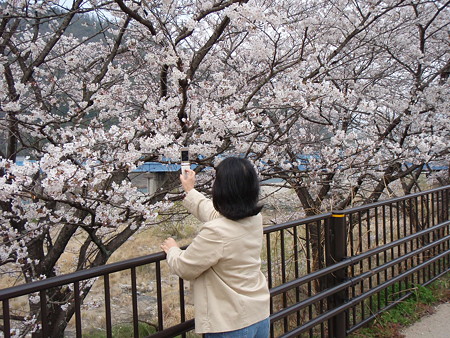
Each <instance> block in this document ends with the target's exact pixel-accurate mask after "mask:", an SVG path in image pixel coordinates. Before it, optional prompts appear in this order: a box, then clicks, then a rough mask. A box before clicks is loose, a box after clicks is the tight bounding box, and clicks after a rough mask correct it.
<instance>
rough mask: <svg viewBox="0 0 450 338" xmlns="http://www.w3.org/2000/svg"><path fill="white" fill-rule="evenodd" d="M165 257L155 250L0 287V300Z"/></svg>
mask: <svg viewBox="0 0 450 338" xmlns="http://www.w3.org/2000/svg"><path fill="white" fill-rule="evenodd" d="M165 258H166V254H165V253H164V252H157V253H153V254H150V255H146V256H141V257H137V258H131V259H127V260H124V261H120V262H115V263H110V264H105V265H101V266H96V267H93V268H89V269H86V270H79V271H75V272H72V273H69V274H65V275H60V276H55V277H50V278H47V279H42V280H39V281H34V282H31V283H27V284H21V285H16V286H12V287H9V288H6V289H0V301H2V300H5V299H9V298H14V297H18V296H23V295H25V294H30V293H34V292H38V291H42V290H45V289H49V288H52V287H57V286H62V285H66V284H71V283H74V282H79V281H82V280H86V279H90V278H97V277H101V276H103V275H107V274H111V273H115V272H119V271H122V270H128V269H131V268H133V267H138V266H141V265H145V264H150V263H155V262H157V261H162V260H164V259H165Z"/></svg>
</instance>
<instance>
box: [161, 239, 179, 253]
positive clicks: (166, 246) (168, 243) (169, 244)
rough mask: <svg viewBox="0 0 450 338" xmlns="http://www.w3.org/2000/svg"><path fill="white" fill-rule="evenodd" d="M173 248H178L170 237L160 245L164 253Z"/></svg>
mask: <svg viewBox="0 0 450 338" xmlns="http://www.w3.org/2000/svg"><path fill="white" fill-rule="evenodd" d="M173 247H177V248H178V247H179V246H178V244H177V242H176V241H175V240H174V239H173V238H172V237H169V238H167V239H166V240H165V241H164V242H163V243H162V244H161V249H163V250H164V252H165V253H168V252H169V250H170V248H173Z"/></svg>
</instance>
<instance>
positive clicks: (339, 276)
mask: <svg viewBox="0 0 450 338" xmlns="http://www.w3.org/2000/svg"><path fill="white" fill-rule="evenodd" d="M329 225H330V226H329V231H328V236H329V238H328V243H329V245H328V246H329V250H327V265H333V264H335V263H339V262H341V261H343V260H344V259H345V258H346V257H347V229H346V221H345V214H343V213H342V212H339V211H334V212H333V213H332V215H331V218H330V223H329ZM345 280H347V268H343V269H339V270H336V271H335V272H334V273H333V274H332V275H331V278H330V279H329V285H328V287H329V288H331V287H333V286H336V285H339V284H341V283H342V282H344V281H345ZM347 297H348V296H347V291H346V290H343V291H340V292H338V293H335V294H334V295H332V296H331V297H329V299H328V300H327V301H328V304H329V305H328V306H329V307H328V310H331V309H332V308H337V307H339V306H341V305H343V304H344V303H345V302H346V301H347ZM328 330H329V332H328V336H329V337H330V338H343V337H346V335H347V312H346V311H342V312H340V313H338V314H337V315H336V316H334V317H333V318H332V319H331V321H330V323H329V327H328Z"/></svg>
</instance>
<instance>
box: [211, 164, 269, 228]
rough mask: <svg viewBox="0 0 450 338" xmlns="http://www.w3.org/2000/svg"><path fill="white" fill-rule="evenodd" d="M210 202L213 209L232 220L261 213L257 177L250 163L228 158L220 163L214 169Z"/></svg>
mask: <svg viewBox="0 0 450 338" xmlns="http://www.w3.org/2000/svg"><path fill="white" fill-rule="evenodd" d="M212 200H213V204H214V208H215V209H216V210H217V211H218V212H220V213H221V214H222V215H223V216H225V217H226V218H229V219H232V220H238V219H241V218H245V217H249V216H254V215H256V214H258V213H259V212H260V211H261V209H262V206H260V205H258V200H259V180H258V175H257V174H256V171H255V169H254V168H253V165H252V164H251V163H250V161H248V160H246V159H244V158H238V157H228V158H226V159H224V160H223V161H222V162H220V164H219V165H218V166H217V168H216V180H215V181H214V184H213V188H212Z"/></svg>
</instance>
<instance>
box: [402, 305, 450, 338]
mask: <svg viewBox="0 0 450 338" xmlns="http://www.w3.org/2000/svg"><path fill="white" fill-rule="evenodd" d="M435 310H436V311H435V313H433V314H432V315H429V316H426V317H423V318H421V319H420V321H418V322H417V323H414V324H413V325H412V326H410V327H408V328H406V329H405V330H403V332H402V333H403V334H404V335H405V337H406V338H419V337H427V338H428V337H429V338H449V337H450V302H448V303H444V304H440V305H438V306H437V307H436V308H435Z"/></svg>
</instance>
